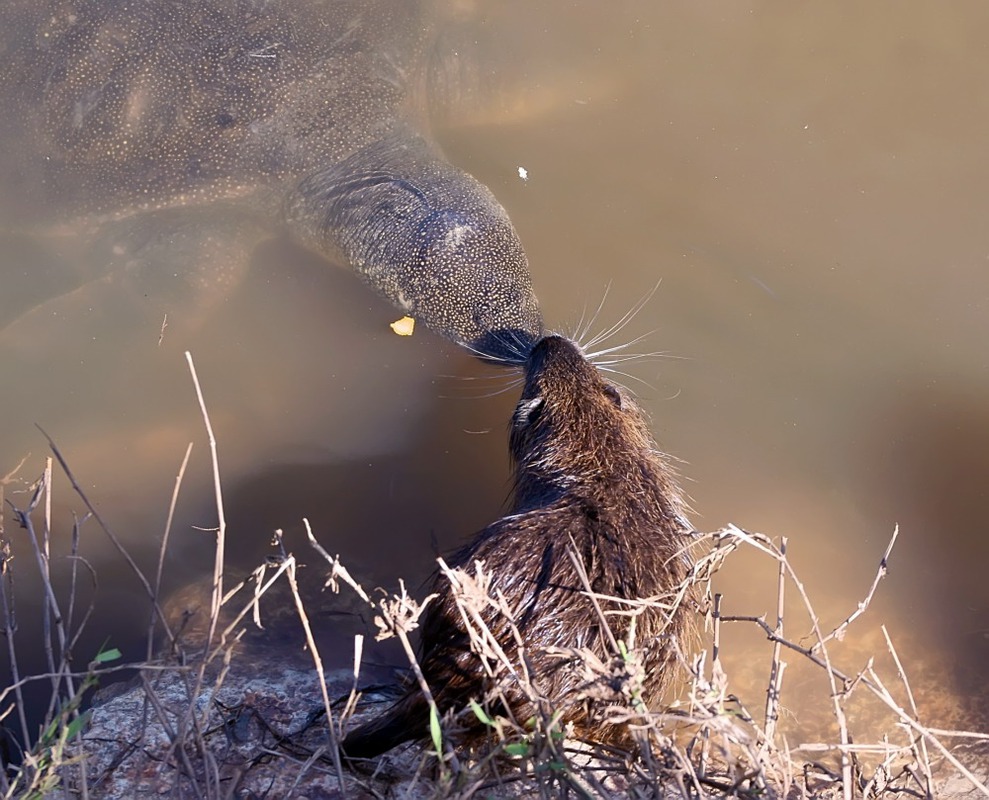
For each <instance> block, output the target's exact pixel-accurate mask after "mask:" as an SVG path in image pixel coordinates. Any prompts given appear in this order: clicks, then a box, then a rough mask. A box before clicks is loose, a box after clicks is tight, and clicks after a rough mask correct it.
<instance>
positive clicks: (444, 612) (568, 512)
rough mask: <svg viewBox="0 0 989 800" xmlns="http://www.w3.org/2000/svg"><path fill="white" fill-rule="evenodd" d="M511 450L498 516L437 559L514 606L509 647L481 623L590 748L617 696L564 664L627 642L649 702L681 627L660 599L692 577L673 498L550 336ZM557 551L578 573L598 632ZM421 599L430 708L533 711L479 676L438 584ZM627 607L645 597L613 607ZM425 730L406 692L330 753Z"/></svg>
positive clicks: (624, 407) (611, 397)
mask: <svg viewBox="0 0 989 800" xmlns="http://www.w3.org/2000/svg"><path fill="white" fill-rule="evenodd" d="M510 449H511V454H512V458H513V461H514V465H515V489H514V500H513V503H512V507H511V511H510V513H509V514H508V515H507V516H505V517H504V518H502V519H500V520H498V521H497V522H495V523H493V524H491V525H489V526H488V527H487V528H485V529H484V530H483V531H481V533H480V534H478V535H477V536H476V537H475V539H474V540H473V541H472V542H470V543H469V544H468V545H467V546H466V547H464V548H463V549H462V550H460V551H459V552H458V553H456V554H455V555H454V556H453V557H452V558H451V559H449V564H450V566H452V567H463V568H465V569H467V570H468V571H473V565H474V563H475V562H477V561H480V562H483V564H484V568H485V570H486V571H487V572H488V573H489V574H490V576H491V593H492V594H494V593H501V594H502V595H503V596H504V597H505V599H506V601H507V604H508V607H510V608H512V609H514V625H515V628H516V629H517V632H518V637H519V638H518V639H516V634H515V632H514V631H513V630H512V624H511V623H510V621H509V620H508V619H507V618H506V616H504V615H503V614H500V613H498V612H497V611H495V610H494V609H493V608H492V607H489V608H488V609H487V610H485V612H484V621H485V623H486V625H487V627H488V628H489V629H490V630H491V632H492V634H493V635H494V638H495V639H496V641H497V642H498V644H499V645H500V646H501V648H502V649H503V650H504V652H505V653H506V654H508V656H509V659H510V660H511V661H512V663H513V666H514V668H515V669H514V671H515V672H516V673H517V672H519V670H520V664H521V660H520V652H521V651H524V655H525V660H526V667H527V670H528V672H529V675H530V678H531V682H532V686H533V688H534V689H535V690H536V692H537V693H538V695H540V696H542V697H544V698H546V699H548V700H549V708H550V709H551V710H552V711H554V712H558V713H560V714H561V715H562V722H566V723H573V725H574V726H575V728H576V729H577V731H578V733H581V734H583V735H586V736H588V737H590V738H595V739H599V740H616V739H623V738H625V736H624V734H623V731H622V729H621V728H619V727H617V726H613V725H611V724H610V723H607V722H605V710H606V707H607V706H608V705H609V704H612V703H614V702H621V700H622V697H621V691H622V689H621V687H615V686H612V687H611V689H610V690H609V689H608V688H607V687H605V690H604V691H602V687H601V686H596V687H591V686H590V685H589V681H588V675H587V673H586V671H585V669H584V667H583V664H582V662H581V659H579V658H576V657H575V655H574V653H575V651H577V650H585V649H586V650H589V651H591V652H592V653H593V654H594V655H595V656H597V657H598V658H599V659H601V660H602V661H603V662H604V663H605V664H608V663H609V662H611V661H612V660H613V659H614V657H615V655H616V654H615V648H614V645H613V643H612V637H613V638H614V640H617V641H619V642H625V643H626V644H629V645H634V646H636V647H638V648H639V649H640V652H641V653H642V656H643V663H642V667H643V671H644V677H643V683H642V686H641V693H640V694H639V697H641V699H642V700H643V701H644V703H645V705H646V706H647V707H649V708H656V707H657V705H658V703H659V702H660V699H661V694H662V692H663V690H664V688H665V687H666V685H667V683H668V679H669V677H670V675H671V672H672V668H673V662H674V660H675V658H676V652H677V640H678V637H679V636H680V635H681V634H682V633H683V632H684V629H685V627H686V619H685V614H686V611H685V609H684V608H683V607H682V604H678V603H673V604H672V605H670V604H669V600H670V597H669V596H670V594H671V592H673V591H674V590H676V589H677V588H678V587H680V585H681V584H682V582H683V581H684V579H685V578H686V575H687V572H688V570H689V568H690V562H689V557H688V555H687V552H686V550H687V546H688V541H689V534H690V526H689V525H688V523H687V521H686V518H685V516H684V504H683V500H682V496H681V493H680V491H679V489H678V487H677V485H676V483H675V480H674V477H673V474H672V472H671V470H670V468H669V466H668V465H667V463H666V460H665V459H664V457H663V456H662V454H660V453H659V451H658V450H657V448H656V445H655V443H654V442H653V439H652V436H651V435H650V433H649V429H648V427H647V425H646V422H645V419H644V416H643V414H642V412H641V411H640V410H639V408H638V407H637V406H636V405H635V403H634V402H633V401H632V399H631V398H630V397H629V396H628V395H627V394H626V393H625V392H624V391H623V390H621V389H619V388H618V387H616V386H614V385H613V384H611V383H609V382H608V381H607V380H605V379H604V378H603V377H602V376H601V374H600V373H599V372H598V370H597V369H596V368H595V367H594V366H593V365H592V364H591V363H590V362H589V361H588V360H587V359H586V358H585V356H584V355H583V353H582V352H581V350H580V349H579V347H578V346H577V345H576V344H574V343H573V342H571V341H569V340H568V339H565V338H563V337H560V336H547V337H545V338H543V339H541V340H540V341H539V342H538V343H537V344H536V346H535V347H534V349H533V350H532V353H531V354H530V356H529V358H528V361H527V362H526V369H525V387H524V390H523V392H522V397H521V399H520V401H519V403H518V406H517V408H516V411H515V414H514V416H513V419H512V426H511V437H510ZM568 551H572V552H574V553H575V554H576V557H577V561H578V563H580V565H581V566H582V569H583V571H584V572H585V573H586V578H587V581H588V582H589V584H590V587H591V589H592V590H593V592H594V594H595V595H596V596H597V600H598V603H599V605H600V608H601V611H602V612H603V614H604V616H605V618H606V619H607V626H605V624H604V623H603V622H602V619H601V615H600V614H599V613H598V612H597V611H596V610H595V608H594V606H593V604H592V602H591V601H590V599H589V598H588V596H587V593H586V591H585V589H584V584H583V579H582V577H581V575H580V571H579V570H578V568H577V567H576V566H575V565H574V561H573V559H572V558H571V556H570V555H569V554H568ZM432 591H433V592H435V593H436V594H437V595H438V596H437V597H436V598H435V599H434V600H433V601H432V602H431V603H430V605H429V606H428V607H427V610H426V612H425V614H424V617H423V623H422V634H421V641H420V653H421V655H420V665H421V667H422V672H423V675H424V677H425V679H426V681H427V683H428V684H429V686H430V687H431V691H432V692H433V694H434V697H435V699H436V702H437V705H438V706H439V708H440V710H441V711H446V710H448V709H451V708H453V709H459V708H461V707H463V706H464V705H466V703H467V702H468V700H470V699H478V700H480V701H483V700H484V699H485V698H486V697H488V696H489V695H491V693H492V692H496V693H497V695H498V697H500V698H501V700H499V701H498V702H496V703H494V704H493V705H494V710H495V711H496V712H498V713H504V712H505V711H509V712H511V713H512V714H513V715H514V716H515V719H516V720H517V721H519V722H523V721H525V720H526V719H528V718H529V717H531V716H533V715H534V714H535V713H536V711H537V709H536V708H535V707H534V705H533V702H532V700H531V696H530V693H528V692H526V691H525V690H524V689H523V687H522V685H521V683H520V682H519V680H518V678H517V677H515V676H514V675H512V674H510V671H509V670H507V669H504V668H502V669H501V670H500V672H499V671H497V670H496V672H495V677H494V678H486V677H485V671H484V665H482V663H481V660H480V658H479V657H478V655H476V653H475V652H474V651H473V650H472V649H471V645H470V641H469V636H468V633H467V630H466V628H465V625H464V622H463V615H462V612H461V610H460V609H459V608H458V606H457V604H456V602H455V600H454V596H453V593H452V591H451V588H450V584H449V581H448V580H447V578H446V577H445V576H443V575H438V576H437V578H436V579H435V582H434V585H433V587H432ZM609 598H610V599H609ZM640 599H652V600H654V601H655V600H658V602H652V603H637V602H623V601H638V600H640ZM629 612H635V613H634V615H633V614H631V613H629ZM633 618H634V620H635V622H634V637H633V636H632V635H631V633H632V628H633V625H632V622H631V620H632V619H633ZM633 638H634V641H629V640H630V639H633ZM519 641H520V642H521V647H520V646H519ZM492 696H493V695H492ZM592 696H593V697H592ZM506 707H507V708H506ZM427 720H428V710H427V706H426V703H425V701H424V700H423V698H422V696H421V694H420V692H419V690H418V688H415V689H413V690H411V691H410V692H409V693H408V694H407V695H406V696H405V697H403V698H402V699H401V700H399V701H398V702H397V703H396V704H395V705H394V706H393V707H392V708H391V709H390V710H389V711H387V712H386V713H385V714H384V715H382V716H381V717H379V718H378V719H375V720H372V721H371V722H369V723H368V724H366V725H364V726H363V727H361V728H358V729H357V730H355V731H353V732H352V733H351V734H349V735H348V736H347V737H346V738H345V740H344V742H343V745H342V746H343V749H344V751H345V752H346V753H347V755H350V756H354V757H369V756H373V755H377V754H378V753H381V752H384V751H385V750H388V749H390V748H392V747H394V746H396V745H397V744H400V743H401V742H404V741H407V740H409V739H416V738H421V737H423V736H425V735H426V732H427ZM465 724H467V725H468V726H470V725H472V724H473V725H476V726H477V728H476V729H474V730H469V731H468V734H470V733H475V734H476V733H481V732H482V731H481V730H480V723H479V722H477V720H473V719H472V718H470V719H467V720H465Z"/></svg>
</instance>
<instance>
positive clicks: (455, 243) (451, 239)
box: [443, 225, 471, 250]
mask: <svg viewBox="0 0 989 800" xmlns="http://www.w3.org/2000/svg"><path fill="white" fill-rule="evenodd" d="M470 232H471V227H470V225H455V226H454V227H452V228H450V230H448V231H447V232H446V236H445V237H444V239H443V244H444V246H445V247H446V249H447V250H456V249H457V248H458V247H460V245H462V244H463V243H464V239H466V238H467V234H468V233H470Z"/></svg>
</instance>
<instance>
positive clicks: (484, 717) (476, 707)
mask: <svg viewBox="0 0 989 800" xmlns="http://www.w3.org/2000/svg"><path fill="white" fill-rule="evenodd" d="M470 710H471V711H473V712H474V716H475V717H477V718H478V719H479V720H480V721H481V722H482V723H483V724H484V725H487V726H488V727H489V728H493V727H494V720H493V719H491V717H489V716H488V712H487V711H485V710H484V709H483V708H481V704H480V703H478V702H477V700H471V701H470Z"/></svg>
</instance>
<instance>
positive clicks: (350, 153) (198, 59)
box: [0, 0, 542, 362]
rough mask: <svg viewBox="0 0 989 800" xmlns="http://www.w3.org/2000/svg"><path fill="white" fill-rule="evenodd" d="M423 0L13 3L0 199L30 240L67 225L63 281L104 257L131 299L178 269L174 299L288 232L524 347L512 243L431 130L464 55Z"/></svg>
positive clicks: (500, 218)
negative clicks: (69, 236) (438, 90)
mask: <svg viewBox="0 0 989 800" xmlns="http://www.w3.org/2000/svg"><path fill="white" fill-rule="evenodd" d="M440 13H441V12H440V11H439V10H437V9H435V8H433V7H432V4H430V3H426V2H418V1H417V0H409V1H408V2H406V0H402V1H401V2H395V0H359V2H349V1H348V2H334V3H326V2H323V0H280V1H279V2H270V3H269V2H229V1H228V0H196V2H192V1H191V0H177V2H168V3H161V2H156V1H155V0H136V1H135V2H131V1H130V0H100V2H90V1H89V0H8V2H5V3H4V4H3V5H2V6H0V52H2V53H3V56H4V57H3V59H2V61H0V100H2V102H3V103H4V108H5V109H6V110H7V111H8V113H7V114H5V115H4V117H3V119H0V138H2V139H3V141H4V148H3V151H2V152H0V176H2V178H3V180H2V181H0V188H3V189H6V190H7V191H5V192H0V210H2V211H3V213H4V215H10V217H11V218H14V221H15V222H17V223H18V224H19V225H20V224H21V223H23V226H24V227H23V229H25V230H29V229H30V230H33V229H36V228H38V227H39V222H49V221H50V222H51V225H48V226H45V227H42V228H41V230H40V231H39V232H38V238H39V239H41V240H43V241H49V242H50V243H51V244H52V245H53V246H54V247H56V248H59V254H61V242H62V238H60V237H63V236H64V234H65V233H66V232H67V231H69V232H73V233H76V234H77V235H76V238H75V240H74V241H73V243H72V244H71V245H70V246H68V247H67V248H65V252H66V255H65V260H66V261H69V262H71V263H68V264H66V265H65V267H64V272H65V273H66V278H65V281H66V282H67V283H68V286H67V287H66V290H67V291H71V290H74V289H76V288H77V287H78V285H79V281H80V280H81V281H82V282H83V283H84V284H85V285H86V286H87V287H88V286H93V287H99V286H100V279H101V278H103V277H105V275H104V274H101V273H100V270H101V269H103V270H106V271H108V272H110V271H112V273H113V275H114V277H115V278H120V279H123V278H126V279H127V281H128V282H130V283H137V284H138V285H136V286H134V290H135V295H136V296H137V297H141V296H143V295H145V294H148V288H147V286H148V285H150V286H152V287H157V286H158V285H159V283H163V284H164V285H165V286H167V287H168V288H167V290H166V291H168V292H171V291H178V292H181V291H182V289H181V284H183V281H182V280H181V279H183V278H184V279H185V283H187V284H188V285H189V287H190V288H195V290H196V291H195V292H194V293H193V296H192V297H191V298H188V299H186V298H185V297H184V296H183V295H182V294H179V295H178V296H177V297H175V298H173V297H172V296H171V295H167V294H164V295H163V292H162V290H160V289H156V290H154V291H152V292H151V294H152V295H153V296H155V297H158V296H159V295H163V297H162V301H161V303H162V305H164V306H165V308H164V310H165V311H166V312H169V314H170V316H173V315H172V312H178V311H179V310H180V308H179V307H180V306H181V307H182V308H183V311H184V309H186V308H188V307H189V306H191V305H192V304H193V303H202V302H205V299H206V298H207V297H208V296H209V295H210V290H211V288H212V287H219V286H220V284H222V283H224V282H227V281H229V280H230V279H231V278H232V277H234V276H235V275H236V273H237V272H238V271H242V270H244V269H246V265H247V263H248V262H249V259H250V253H251V251H252V250H253V249H254V248H255V247H256V246H257V245H258V244H260V242H261V241H262V240H264V239H265V238H271V237H272V236H274V235H276V234H280V233H281V232H283V231H284V232H287V233H288V234H289V236H290V237H293V238H294V239H296V240H297V241H298V242H300V243H301V244H303V245H305V246H307V247H310V248H312V249H314V250H315V251H317V252H318V253H320V254H321V255H323V256H325V257H326V258H328V259H329V260H331V261H334V262H336V263H340V264H343V265H347V266H350V267H352V268H353V269H354V270H356V271H357V273H358V274H359V275H360V276H361V277H362V278H363V279H364V281H366V282H367V283H368V284H370V285H371V286H372V287H374V288H375V289H376V290H377V291H379V292H380V293H381V294H383V295H384V296H385V297H387V298H388V299H389V300H390V301H392V302H393V303H394V304H396V305H397V306H399V307H400V308H401V310H402V311H403V312H405V313H407V314H409V315H410V316H412V317H414V318H416V319H418V320H420V321H421V322H422V323H423V324H425V325H427V326H429V327H430V328H432V329H433V330H435V331H436V332H438V333H440V334H442V335H444V336H446V337H448V338H450V339H452V340H453V341H455V342H457V343H459V344H462V345H465V346H467V347H469V348H471V349H472V350H474V351H475V352H478V353H480V354H482V355H486V356H490V357H494V358H505V359H507V360H509V361H516V362H521V361H522V360H524V358H525V355H526V354H527V353H528V350H529V349H530V348H531V346H532V344H533V343H534V341H535V340H536V338H537V337H538V336H540V335H541V334H542V319H541V316H540V312H539V307H538V304H537V302H536V298H535V295H534V293H533V290H532V284H531V280H530V277H529V272H528V262H527V260H526V255H525V252H524V250H523V248H522V244H521V242H520V241H519V238H518V236H517V234H516V232H515V229H514V228H513V227H512V223H511V221H510V220H509V218H508V214H507V213H506V212H505V209H504V208H502V206H501V205H500V204H499V203H498V201H497V200H496V199H495V197H494V195H493V194H492V193H491V192H490V191H489V190H488V189H487V187H486V186H484V185H483V184H481V183H480V182H479V181H477V180H475V179H474V178H472V177H471V176H470V175H468V174H466V173H465V172H463V171H462V170H459V169H457V168H456V167H454V166H453V165H452V164H450V163H449V162H448V161H447V160H446V158H445V156H444V155H443V153H442V152H441V150H440V148H439V147H438V146H437V144H436V143H435V141H434V140H433V139H432V137H431V136H430V132H429V117H430V114H431V111H432V109H431V105H433V103H432V102H431V96H432V95H433V94H434V93H435V86H434V84H436V83H437V82H439V83H441V84H443V86H444V87H445V86H446V82H447V81H448V79H449V77H450V76H451V75H452V74H453V72H451V70H450V69H448V68H447V66H448V65H447V64H446V62H447V61H448V60H450V59H453V60H455V61H457V63H459V60H460V55H459V53H458V52H454V51H451V50H450V49H449V48H447V47H444V46H442V42H443V41H444V35H443V34H444V31H443V26H442V24H441V21H440V20H438V19H437V17H438V16H439V15H440ZM451 93H452V94H455V89H454V90H453V91H452V92H451V91H449V90H447V94H451ZM18 215H23V217H24V219H23V220H21V219H18V218H17V216H18ZM42 215H49V218H48V219H47V220H43V219H42ZM10 222H11V219H7V224H8V225H10ZM28 226H30V227H28ZM14 227H17V226H14ZM169 255H173V258H172V260H171V261H170V263H168V262H169V259H168V256H169ZM77 261H78V262H82V263H76V262H77ZM162 261H165V262H166V266H168V267H170V268H167V269H166V268H165V267H163V266H162V264H161V262H162ZM91 262H92V264H91ZM177 264H181V265H182V271H181V274H180V275H177V276H176V277H177V278H179V280H176V281H172V280H171V279H170V276H171V272H172V268H174V266H175V265H177ZM40 271H41V270H40V269H39V272H40ZM77 272H80V275H79V276H77V274H76V273H77ZM39 277H41V276H39ZM156 279H157V282H156ZM172 287H176V288H174V289H173V288H172ZM138 292H140V293H141V294H138ZM31 299H33V298H31ZM21 311H23V309H21ZM184 313H188V312H186V311H184ZM174 319H175V318H174V316H173V321H174Z"/></svg>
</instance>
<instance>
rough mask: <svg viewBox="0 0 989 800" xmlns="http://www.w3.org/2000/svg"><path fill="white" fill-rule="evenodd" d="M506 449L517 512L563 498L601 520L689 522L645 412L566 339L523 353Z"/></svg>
mask: <svg viewBox="0 0 989 800" xmlns="http://www.w3.org/2000/svg"><path fill="white" fill-rule="evenodd" d="M510 449H511V453H512V457H513V459H514V461H515V476H516V490H515V508H516V510H517V511H522V510H525V509H528V508H533V507H537V506H539V505H544V504H545V503H547V502H552V501H553V499H554V498H557V497H560V496H563V495H566V496H568V497H570V498H572V499H574V500H579V501H580V502H582V503H586V504H589V505H592V506H593V507H595V508H596V509H597V510H598V512H599V513H600V514H601V515H603V516H606V517H608V516H613V517H615V518H618V517H621V518H626V519H627V518H629V517H634V516H636V515H637V514H641V515H642V516H643V518H654V517H655V516H656V515H657V514H658V515H659V516H660V518H662V520H663V521H664V522H665V523H666V524H671V525H675V526H677V527H688V526H687V523H686V521H685V519H684V507H683V501H682V498H681V495H680V491H679V489H678V488H677V485H676V483H675V481H674V478H673V475H672V473H671V470H670V468H669V465H668V464H667V463H666V461H665V459H664V458H663V456H662V455H661V454H660V453H659V452H658V450H657V448H656V446H655V444H654V442H653V438H652V435H651V433H650V431H649V427H648V425H647V424H646V419H645V416H644V414H643V413H642V411H641V410H640V409H639V407H638V405H637V404H636V403H635V401H634V400H633V399H632V397H631V395H630V394H629V393H628V392H627V391H625V390H624V389H623V388H621V387H619V386H616V385H615V384H613V383H611V382H610V381H608V380H607V379H606V378H605V377H604V376H603V375H602V374H601V372H599V371H598V369H597V368H596V367H595V366H594V365H593V364H592V363H591V362H590V361H588V360H587V358H586V357H585V356H584V354H583V352H582V351H581V349H580V348H579V346H578V345H576V344H575V343H574V342H572V341H570V340H569V339H567V338H565V337H562V336H556V335H552V336H546V337H544V338H543V339H540V340H539V341H538V342H537V343H536V345H535V346H534V348H533V350H532V352H531V353H530V355H529V359H528V361H527V362H526V370H525V387H524V388H523V390H522V396H521V399H520V400H519V403H518V406H517V407H516V410H515V415H514V417H513V419H512V429H511V440H510Z"/></svg>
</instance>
